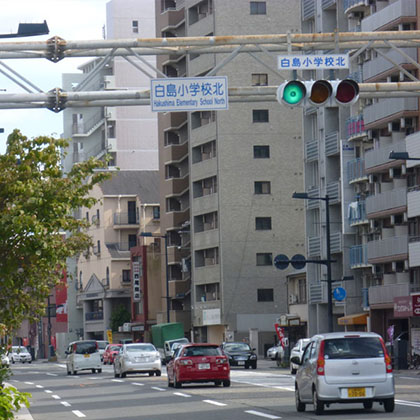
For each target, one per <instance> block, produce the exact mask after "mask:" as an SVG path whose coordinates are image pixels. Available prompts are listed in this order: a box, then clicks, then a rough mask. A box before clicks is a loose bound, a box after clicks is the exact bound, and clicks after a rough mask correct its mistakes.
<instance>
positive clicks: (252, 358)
mask: <svg viewBox="0 0 420 420" xmlns="http://www.w3.org/2000/svg"><path fill="white" fill-rule="evenodd" d="M249 358H250V359H251V360H255V359H256V358H257V356H256V355H255V354H251V356H250V357H249Z"/></svg>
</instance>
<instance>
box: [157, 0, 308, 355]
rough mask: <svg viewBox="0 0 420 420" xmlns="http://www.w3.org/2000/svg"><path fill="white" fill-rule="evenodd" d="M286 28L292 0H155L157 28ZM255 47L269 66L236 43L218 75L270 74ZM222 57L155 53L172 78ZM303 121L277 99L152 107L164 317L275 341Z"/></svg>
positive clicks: (294, 248) (200, 331)
mask: <svg viewBox="0 0 420 420" xmlns="http://www.w3.org/2000/svg"><path fill="white" fill-rule="evenodd" d="M233 22H235V24H232V23H233ZM287 31H291V32H300V10H299V3H298V2H281V4H280V3H279V2H278V1H274V0H268V1H248V0H232V1H229V2H226V1H223V0H201V1H198V0H185V1H174V0H162V1H161V0H157V1H156V36H157V37H176V36H192V37H194V36H211V35H215V36H223V35H244V34H269V33H286V32H287ZM256 55H257V57H258V58H259V59H260V60H262V61H263V63H266V64H267V66H264V65H262V64H261V63H260V62H259V61H257V60H255V59H254V58H253V57H251V56H250V55H247V54H240V55H239V56H237V57H236V58H235V59H234V60H232V61H231V62H229V63H228V64H226V65H225V66H224V67H222V68H221V69H219V70H218V72H217V75H223V76H225V75H226V76H227V77H228V84H229V87H235V86H252V85H254V86H263V85H279V84H280V83H281V81H282V80H283V79H282V78H280V77H279V76H278V73H277V72H276V71H273V70H271V69H276V67H277V65H276V57H275V56H270V55H269V54H265V53H263V52H261V53H256ZM224 58H225V55H219V54H190V55H183V56H178V55H167V56H159V57H158V60H157V61H158V66H159V68H160V69H161V70H162V71H163V72H164V73H165V74H166V75H168V76H169V77H183V76H188V77H200V76H205V75H206V74H208V73H209V71H210V70H211V69H213V68H214V67H215V66H216V65H217V64H219V63H221V61H222V60H223V59H224ZM286 77H290V75H289V74H286V73H285V74H284V78H286ZM300 127H301V113H300V112H299V111H296V110H288V109H285V108H284V107H281V106H280V105H279V104H278V103H277V102H258V103H252V102H248V103H231V104H230V105H229V110H227V111H217V112H215V111H201V112H191V113H186V112H184V113H182V112H179V113H166V114H159V172H160V191H161V229H162V230H161V232H162V233H163V234H164V235H166V236H167V239H168V269H169V286H170V287H169V290H170V293H169V294H170V296H169V297H170V299H168V304H169V305H170V311H169V312H170V321H172V322H173V321H182V322H184V325H185V329H186V332H189V331H191V332H192V334H193V338H194V339H195V340H197V341H214V342H221V341H224V340H227V339H229V340H232V339H235V340H242V339H246V338H249V339H250V340H251V342H252V343H253V344H254V343H255V346H256V347H257V346H258V351H259V353H260V354H261V353H263V352H264V347H265V346H266V345H267V344H271V343H273V341H274V338H273V336H274V334H275V330H274V323H275V322H276V320H277V318H278V317H279V315H280V314H284V313H287V310H288V307H287V305H288V302H287V292H286V288H287V287H286V273H287V271H286V272H284V271H280V270H277V269H276V268H275V267H274V266H273V260H274V257H275V256H276V255H277V254H279V253H286V254H288V255H290V256H292V255H294V254H296V253H303V252H304V240H303V206H302V203H299V202H296V201H294V200H292V193H293V191H295V190H301V189H302V188H303V168H302V147H301V130H300ZM162 273H164V269H162ZM165 281H166V279H165V278H164V277H162V287H164V283H165ZM165 316H166V314H162V320H165V321H166V317H165ZM305 321H306V320H302V322H305Z"/></svg>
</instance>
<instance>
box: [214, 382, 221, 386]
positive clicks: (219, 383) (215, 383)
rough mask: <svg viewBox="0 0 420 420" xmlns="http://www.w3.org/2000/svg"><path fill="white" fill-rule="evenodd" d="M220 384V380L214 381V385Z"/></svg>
mask: <svg viewBox="0 0 420 420" xmlns="http://www.w3.org/2000/svg"><path fill="white" fill-rule="evenodd" d="M220 385H222V381H214V386H220Z"/></svg>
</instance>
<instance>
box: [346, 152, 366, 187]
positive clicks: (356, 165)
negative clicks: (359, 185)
mask: <svg viewBox="0 0 420 420" xmlns="http://www.w3.org/2000/svg"><path fill="white" fill-rule="evenodd" d="M363 179H367V175H366V172H365V160H364V159H361V158H357V159H353V160H350V161H348V162H347V180H348V182H353V181H358V180H363Z"/></svg>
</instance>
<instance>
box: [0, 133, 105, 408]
mask: <svg viewBox="0 0 420 420" xmlns="http://www.w3.org/2000/svg"><path fill="white" fill-rule="evenodd" d="M66 147H68V142H67V141H66V140H64V139H54V138H52V137H43V136H41V137H36V138H34V139H28V138H27V137H25V136H24V135H22V134H21V132H20V131H19V130H15V131H13V133H12V134H10V135H9V137H8V140H7V149H6V153H5V154H4V155H0V238H1V241H0V331H2V330H3V332H4V333H5V334H8V335H10V334H11V333H12V332H13V330H14V329H16V328H17V327H19V326H20V324H21V323H22V321H23V320H24V319H29V320H30V321H35V320H36V319H37V318H38V317H40V316H41V315H42V314H43V313H45V300H46V298H47V296H48V294H49V292H50V289H51V288H52V287H53V286H55V285H56V284H58V283H59V282H60V280H61V278H62V273H63V270H64V269H65V266H66V259H67V258H68V257H71V256H74V255H76V254H78V253H80V252H82V251H83V250H85V249H87V247H88V246H90V245H91V239H90V237H89V236H88V235H87V233H86V228H87V226H88V222H87V221H86V220H80V219H77V218H75V217H74V214H75V210H77V209H78V208H80V207H83V206H84V207H88V208H90V207H92V205H94V204H95V203H96V201H97V200H96V199H94V198H92V197H89V195H88V193H89V191H90V190H91V189H92V187H93V186H94V185H95V184H97V183H100V182H102V181H104V180H105V179H108V178H109V177H110V174H109V172H107V171H104V170H101V169H105V168H106V162H103V161H99V160H97V159H93V158H91V159H89V160H88V161H85V162H80V163H78V164H76V165H74V166H73V168H72V169H71V170H70V171H69V172H68V173H64V172H63V169H62V166H61V158H62V154H63V150H64V149H65V148H66ZM2 350H4V349H2ZM1 383H2V377H0V384H1ZM0 398H1V395H0ZM0 402H1V401H0Z"/></svg>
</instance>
